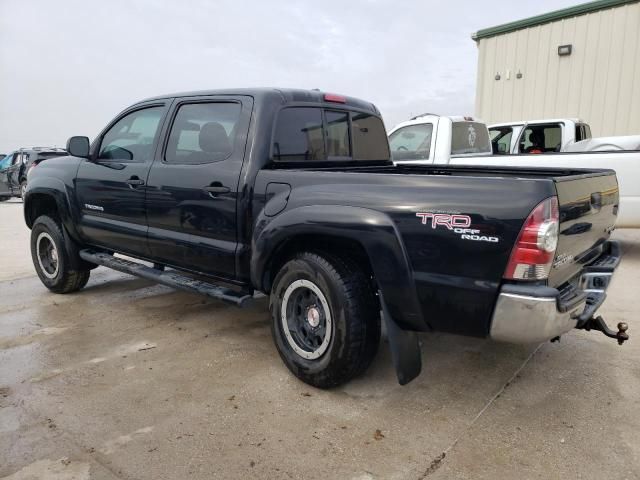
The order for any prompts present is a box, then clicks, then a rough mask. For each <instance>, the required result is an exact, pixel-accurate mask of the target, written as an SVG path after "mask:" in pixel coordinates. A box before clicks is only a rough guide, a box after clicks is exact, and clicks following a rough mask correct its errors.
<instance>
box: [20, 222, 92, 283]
mask: <svg viewBox="0 0 640 480" xmlns="http://www.w3.org/2000/svg"><path fill="white" fill-rule="evenodd" d="M72 255H76V256H77V248H76V246H75V245H66V244H65V235H64V234H63V231H62V227H61V226H60V225H59V224H58V223H57V222H56V221H55V220H54V219H52V218H51V217H48V216H46V215H43V216H40V217H38V218H37V219H36V221H35V222H34V224H33V228H32V229H31V258H32V259H33V265H34V267H35V268H36V273H37V274H38V277H40V280H41V281H42V283H43V284H44V286H45V287H47V288H48V289H49V290H51V291H52V292H55V293H71V292H75V291H77V290H80V289H81V288H83V287H84V286H85V285H86V284H87V282H88V281H89V274H90V272H89V270H88V269H84V268H75V269H74V268H72V267H73V265H82V264H81V262H78V261H74V260H77V259H72V257H71V256H72Z"/></svg>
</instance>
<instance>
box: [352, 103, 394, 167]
mask: <svg viewBox="0 0 640 480" xmlns="http://www.w3.org/2000/svg"><path fill="white" fill-rule="evenodd" d="M351 127H352V135H351V137H352V144H353V159H354V160H389V143H388V142H387V133H386V132H385V130H384V124H383V123H382V120H380V118H378V117H376V116H373V115H369V114H367V113H356V112H353V113H352V114H351Z"/></svg>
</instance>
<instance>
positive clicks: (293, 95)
mask: <svg viewBox="0 0 640 480" xmlns="http://www.w3.org/2000/svg"><path fill="white" fill-rule="evenodd" d="M216 95H222V96H224V95H245V96H249V97H253V98H255V99H257V100H267V99H269V98H279V99H280V100H281V102H282V103H294V102H295V103H299V102H303V103H318V104H324V103H335V104H341V105H344V106H346V107H349V108H357V109H359V110H365V111H368V112H372V113H375V114H379V113H380V112H379V111H378V109H377V108H376V106H375V105H374V104H373V103H371V102H367V101H365V100H360V99H358V98H354V97H349V96H346V95H338V94H334V93H328V92H323V91H320V90H317V89H315V90H302V89H294V88H273V87H262V88H234V89H216V90H197V91H191V92H180V93H171V94H166V95H159V96H156V97H150V98H147V99H145V100H142V101H141V102H138V103H147V102H150V101H154V100H164V99H168V98H177V97H180V98H182V97H205V96H206V97H209V96H216Z"/></svg>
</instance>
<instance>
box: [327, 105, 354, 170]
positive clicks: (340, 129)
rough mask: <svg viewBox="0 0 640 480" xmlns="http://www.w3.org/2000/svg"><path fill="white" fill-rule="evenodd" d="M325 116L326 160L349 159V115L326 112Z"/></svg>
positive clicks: (346, 113)
mask: <svg viewBox="0 0 640 480" xmlns="http://www.w3.org/2000/svg"><path fill="white" fill-rule="evenodd" d="M325 115H326V118H327V159H328V160H340V159H344V158H350V157H351V149H350V148H349V143H350V142H349V113H348V112H334V111H331V110H328V111H327V112H325Z"/></svg>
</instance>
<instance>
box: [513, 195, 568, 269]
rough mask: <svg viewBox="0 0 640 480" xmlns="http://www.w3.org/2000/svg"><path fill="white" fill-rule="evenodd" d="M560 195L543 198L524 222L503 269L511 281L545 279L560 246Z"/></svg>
mask: <svg viewBox="0 0 640 480" xmlns="http://www.w3.org/2000/svg"><path fill="white" fill-rule="evenodd" d="M559 217H560V216H559V213H558V198H557V197H550V198H547V199H546V200H543V201H542V202H540V203H539V204H538V206H537V207H536V208H534V209H533V211H532V212H531V213H530V214H529V216H528V217H527V220H526V221H525V222H524V225H523V227H522V230H520V235H518V240H517V241H516V244H515V246H514V247H513V250H512V251H511V257H510V258H509V263H508V264H507V269H506V271H505V272H504V278H506V279H509V280H544V279H546V278H547V277H548V276H549V271H550V270H551V264H552V263H553V257H554V256H555V253H556V247H557V246H558V227H559V224H560V218H559Z"/></svg>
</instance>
